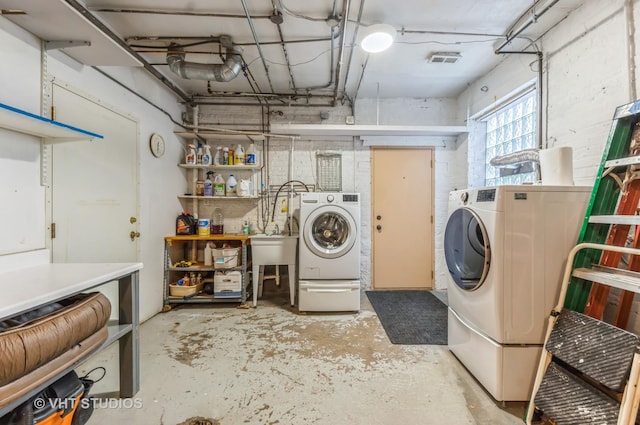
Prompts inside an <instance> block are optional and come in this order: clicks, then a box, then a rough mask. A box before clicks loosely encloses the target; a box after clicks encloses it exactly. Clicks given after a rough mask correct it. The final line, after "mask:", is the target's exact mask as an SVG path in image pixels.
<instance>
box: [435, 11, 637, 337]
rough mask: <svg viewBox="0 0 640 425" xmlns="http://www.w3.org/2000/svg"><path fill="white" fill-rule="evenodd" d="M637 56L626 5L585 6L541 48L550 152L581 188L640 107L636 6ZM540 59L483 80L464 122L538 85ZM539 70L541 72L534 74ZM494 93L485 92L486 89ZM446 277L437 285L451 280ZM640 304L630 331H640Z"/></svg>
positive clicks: (463, 151)
mask: <svg viewBox="0 0 640 425" xmlns="http://www.w3.org/2000/svg"><path fill="white" fill-rule="evenodd" d="M632 3H633V8H634V9H635V12H634V22H635V34H632V36H633V37H634V40H635V42H636V51H635V52H634V53H633V54H632V57H630V56H629V55H628V52H627V48H628V44H627V43H628V36H627V22H626V10H625V8H624V7H625V1H624V0H607V1H597V2H596V1H591V2H583V5H582V6H581V7H580V8H579V9H577V10H576V11H574V12H573V13H572V14H571V15H569V17H568V18H567V19H565V20H564V21H562V22H561V23H560V24H559V25H557V26H556V27H555V28H553V29H552V30H550V31H549V32H547V34H545V36H544V37H543V38H542V39H541V40H538V41H537V45H538V47H539V48H541V49H542V51H543V52H544V61H545V62H544V67H543V71H544V76H543V88H542V94H543V115H542V117H543V121H542V124H543V132H542V134H543V146H544V147H555V146H570V147H572V148H573V169H574V181H575V184H576V185H592V184H593V182H594V179H595V177H596V174H597V171H598V166H599V163H600V160H601V158H602V152H603V148H604V146H605V143H606V141H607V137H608V135H609V130H610V128H611V124H612V117H613V113H614V110H615V109H616V107H618V106H620V105H624V104H626V103H629V102H631V101H633V100H635V99H636V98H637V97H638V93H633V91H632V90H631V89H630V81H632V82H635V83H636V84H637V80H638V70H637V68H636V69H635V72H634V71H633V69H632V67H630V64H631V63H632V60H635V61H637V58H638V43H637V40H638V38H639V37H640V32H639V29H640V25H639V24H640V10H638V9H639V8H640V5H639V3H640V2H638V1H633V2H632ZM533 60H534V57H530V56H522V55H509V56H508V57H507V58H506V59H505V60H504V61H503V62H502V63H501V64H500V65H498V66H497V67H496V68H495V69H493V70H492V71H491V72H489V73H488V74H486V75H485V76H483V77H481V78H479V79H478V80H477V81H476V82H475V83H474V84H472V85H470V86H469V88H468V89H467V90H466V91H465V92H464V93H462V94H461V95H460V97H459V98H458V115H459V116H461V117H463V116H467V115H469V116H473V115H474V114H477V113H478V112H480V111H482V110H484V109H486V108H488V107H490V106H491V105H492V104H493V102H495V101H499V100H500V99H501V98H503V97H505V96H507V95H508V94H509V93H510V92H512V91H513V90H516V89H517V88H518V87H520V86H522V85H523V84H526V83H527V82H528V81H530V80H531V79H535V78H536V73H535V72H534V71H535V66H534V65H535V64H534V65H532V66H530V64H531V62H533ZM532 68H533V69H532ZM483 86H486V87H487V88H488V90H487V91H486V92H483V91H481V90H480V88H481V87H483ZM478 143H482V140H481V139H478V141H477V142H476V141H475V139H474V137H473V135H471V136H470V140H469V145H468V146H464V145H459V146H458V147H457V150H459V151H460V155H459V156H458V157H457V158H456V159H457V161H458V163H457V167H456V166H455V165H454V164H449V165H450V168H459V169H465V168H466V164H465V162H467V161H468V162H469V163H475V162H477V161H479V160H480V157H479V152H481V151H482V146H478ZM480 172H481V170H477V172H474V171H473V169H470V171H469V174H468V176H467V184H468V185H469V186H477V182H478V175H479V173H480ZM445 278H446V276H445V275H444V273H440V274H438V275H437V276H436V279H440V280H441V281H442V280H444V279H445ZM639 310H640V308H639V303H638V302H637V301H636V303H635V304H634V309H633V311H632V317H631V320H630V326H629V328H630V329H634V330H635V331H637V330H638V329H640V314H639Z"/></svg>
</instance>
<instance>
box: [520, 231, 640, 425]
mask: <svg viewBox="0 0 640 425" xmlns="http://www.w3.org/2000/svg"><path fill="white" fill-rule="evenodd" d="M585 251H589V256H594V253H598V254H601V255H602V256H604V255H605V254H611V253H615V254H617V255H618V254H619V255H623V254H628V255H640V249H636V248H628V247H619V246H612V245H605V244H594V243H581V244H578V245H576V246H575V247H574V248H573V249H572V250H571V252H570V253H569V258H568V259H567V264H566V267H565V272H564V277H563V280H562V287H561V289H560V296H559V299H558V303H557V305H556V306H555V307H554V309H553V310H552V311H551V315H550V317H549V323H548V327H547V333H546V337H545V343H544V348H543V350H542V355H541V357H540V362H539V364H538V369H537V372H536V378H535V381H534V385H533V391H532V396H531V401H530V403H529V407H528V409H527V413H526V416H525V421H526V423H527V424H532V423H533V422H532V421H533V418H534V416H535V417H541V418H542V419H543V420H545V421H547V422H550V423H553V424H557V425H589V424H593V425H596V424H597V425H613V424H617V425H631V424H634V423H635V421H636V416H637V412H638V404H639V403H640V388H639V387H638V384H639V382H640V351H639V350H640V336H638V335H636V334H633V333H631V332H628V331H626V330H624V329H621V328H619V327H616V326H614V325H611V324H609V323H605V322H603V321H601V320H598V319H595V318H592V317H589V316H587V315H585V314H582V313H579V312H576V311H573V310H570V309H567V308H563V306H564V304H565V301H566V296H567V292H568V286H569V282H570V280H571V279H572V278H578V279H582V280H585V281H591V282H599V283H600V284H601V285H605V286H608V287H615V288H619V289H621V290H624V291H630V292H631V293H633V294H635V293H639V292H640V273H638V272H633V271H628V270H623V269H618V268H613V267H605V266H600V265H598V264H597V263H598V262H599V261H597V260H596V261H595V265H593V266H590V267H579V268H573V264H574V260H577V258H578V255H580V254H581V253H584V252H585ZM582 255H584V254H582ZM598 260H599V259H598Z"/></svg>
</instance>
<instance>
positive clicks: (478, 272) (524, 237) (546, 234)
mask: <svg viewBox="0 0 640 425" xmlns="http://www.w3.org/2000/svg"><path fill="white" fill-rule="evenodd" d="M590 194H591V188H590V187H581V186H538V185H521V186H497V187H492V188H481V189H468V190H460V191H454V192H451V194H450V195H449V218H448V221H447V226H446V230H445V240H444V251H445V260H446V263H447V268H448V270H449V275H450V277H451V278H450V279H449V281H448V284H447V289H448V291H447V293H448V298H449V321H448V337H449V349H450V350H451V351H452V352H453V353H454V354H455V355H456V357H457V358H458V359H459V360H460V361H461V362H462V363H463V364H464V365H465V366H466V368H467V369H468V370H469V371H470V372H471V373H472V374H473V375H474V376H475V377H476V379H478V381H480V383H481V384H482V385H483V386H484V387H485V389H486V390H487V391H488V392H489V393H491V395H492V396H493V397H494V398H495V399H496V400H498V401H518V400H520V401H524V400H529V399H530V396H531V388H532V385H533V381H534V378H535V373H536V368H537V364H538V359H539V356H540V353H541V350H542V344H543V342H544V336H545V331H546V327H547V318H548V316H549V313H550V312H551V309H552V308H553V306H554V305H555V303H556V302H557V300H558V295H559V291H560V283H561V280H562V275H563V272H564V265H565V262H566V259H567V255H568V253H569V251H570V250H571V248H572V247H573V246H575V244H576V241H577V239H578V232H579V231H580V227H581V225H582V221H583V219H584V216H585V210H586V206H587V203H588V201H589V196H590Z"/></svg>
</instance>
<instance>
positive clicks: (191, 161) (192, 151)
mask: <svg viewBox="0 0 640 425" xmlns="http://www.w3.org/2000/svg"><path fill="white" fill-rule="evenodd" d="M188 147H189V150H188V151H187V156H186V157H185V161H184V162H185V163H187V164H188V165H195V163H196V147H195V146H194V145H189V146H188Z"/></svg>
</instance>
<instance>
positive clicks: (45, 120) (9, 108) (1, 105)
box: [0, 103, 104, 139]
mask: <svg viewBox="0 0 640 425" xmlns="http://www.w3.org/2000/svg"><path fill="white" fill-rule="evenodd" d="M0 109H5V110H7V111H11V112H15V113H17V114H20V115H23V116H26V117H29V118H33V119H36V120H38V121H41V122H43V123H46V124H51V125H54V126H56V127H60V128H65V129H67V130H71V131H74V132H76V133H81V134H85V135H87V136H90V137H93V138H97V139H104V136H103V135H101V134H98V133H94V132H92V131H87V130H83V129H81V128H78V127H74V126H72V125H69V124H64V123H61V122H59V121H54V120H50V119H49V118H45V117H41V116H40V115H36V114H32V113H31V112H27V111H23V110H22V109H18V108H14V107H13V106H9V105H5V104H4V103H0Z"/></svg>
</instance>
